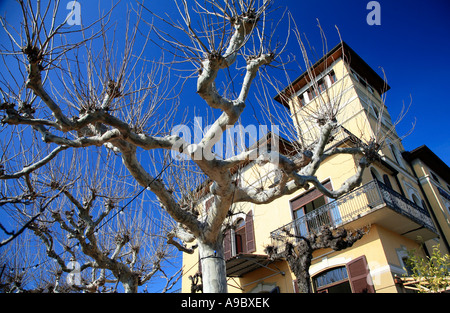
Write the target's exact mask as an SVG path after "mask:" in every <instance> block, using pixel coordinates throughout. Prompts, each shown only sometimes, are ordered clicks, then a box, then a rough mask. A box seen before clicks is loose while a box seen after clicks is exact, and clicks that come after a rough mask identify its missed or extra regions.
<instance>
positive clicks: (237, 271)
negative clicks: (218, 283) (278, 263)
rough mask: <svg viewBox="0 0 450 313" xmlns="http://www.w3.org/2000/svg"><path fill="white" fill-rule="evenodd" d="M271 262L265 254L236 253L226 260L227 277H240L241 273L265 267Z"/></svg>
mask: <svg viewBox="0 0 450 313" xmlns="http://www.w3.org/2000/svg"><path fill="white" fill-rule="evenodd" d="M270 263H272V261H271V260H270V259H269V257H268V256H267V255H260V254H238V255H236V256H234V257H232V258H230V259H228V260H227V261H226V268H227V276H228V277H242V276H243V275H245V274H247V273H250V272H252V271H254V270H257V269H259V268H261V267H267V265H269V264H270Z"/></svg>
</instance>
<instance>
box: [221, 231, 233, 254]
mask: <svg viewBox="0 0 450 313" xmlns="http://www.w3.org/2000/svg"><path fill="white" fill-rule="evenodd" d="M223 251H224V256H225V261H226V260H228V259H231V232H230V230H227V231H226V232H225V238H223Z"/></svg>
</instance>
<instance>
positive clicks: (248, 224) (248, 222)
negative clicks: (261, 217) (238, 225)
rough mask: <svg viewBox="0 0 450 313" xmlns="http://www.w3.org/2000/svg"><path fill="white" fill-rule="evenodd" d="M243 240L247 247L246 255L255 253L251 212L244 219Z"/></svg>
mask: <svg viewBox="0 0 450 313" xmlns="http://www.w3.org/2000/svg"><path fill="white" fill-rule="evenodd" d="M245 240H246V245H247V251H246V252H247V253H252V252H255V251H256V244H255V229H254V226H253V214H252V211H250V212H248V213H247V216H246V217H245Z"/></svg>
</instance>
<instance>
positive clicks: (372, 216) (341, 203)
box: [270, 180, 437, 252]
mask: <svg viewBox="0 0 450 313" xmlns="http://www.w3.org/2000/svg"><path fill="white" fill-rule="evenodd" d="M373 224H378V225H381V226H383V227H385V228H387V229H390V230H392V231H394V232H396V233H398V234H401V235H403V236H405V237H407V238H410V239H413V240H415V239H417V237H418V236H420V237H422V238H423V240H428V239H431V238H434V237H436V236H437V235H436V234H437V231H436V229H435V227H434V224H433V221H432V220H431V218H430V216H429V214H428V212H427V211H426V210H424V209H423V208H421V207H419V206H417V205H416V204H415V203H414V202H412V201H410V200H408V199H406V198H405V197H403V196H402V195H401V194H399V193H397V192H395V191H394V190H392V189H390V188H389V187H387V186H386V185H384V184H383V183H381V182H379V181H376V180H373V181H371V182H369V183H367V184H366V185H363V186H361V187H359V188H357V189H355V190H353V191H351V192H349V193H348V194H346V195H344V196H342V197H341V198H338V199H336V200H334V201H332V202H329V203H327V204H325V205H324V206H321V207H320V208H318V209H316V210H314V211H312V212H309V213H308V214H306V215H305V216H303V217H301V218H299V219H296V220H294V221H293V222H291V223H289V224H286V225H284V226H283V227H280V228H278V229H276V230H274V231H272V232H271V233H270V237H271V239H272V243H273V244H274V246H275V247H277V248H278V251H279V252H281V250H280V249H283V248H284V244H283V242H284V241H285V240H286V239H287V238H288V236H287V233H290V234H295V235H297V236H303V237H305V236H308V234H309V233H311V232H317V231H318V230H319V229H320V227H321V226H328V227H331V228H337V227H340V226H345V227H346V228H348V229H356V228H359V227H363V226H365V225H373Z"/></svg>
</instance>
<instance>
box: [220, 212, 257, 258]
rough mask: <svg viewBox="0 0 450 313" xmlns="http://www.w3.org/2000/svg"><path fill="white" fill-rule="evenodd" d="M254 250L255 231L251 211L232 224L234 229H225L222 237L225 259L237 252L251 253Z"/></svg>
mask: <svg viewBox="0 0 450 313" xmlns="http://www.w3.org/2000/svg"><path fill="white" fill-rule="evenodd" d="M255 251H256V245H255V231H254V226H253V214H252V211H250V212H248V213H247V215H245V219H244V218H243V217H241V218H239V219H238V220H237V221H236V222H235V224H234V230H230V229H229V230H227V231H226V233H225V238H224V254H225V260H228V259H230V258H231V257H233V256H235V255H237V254H239V253H252V252H255Z"/></svg>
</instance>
